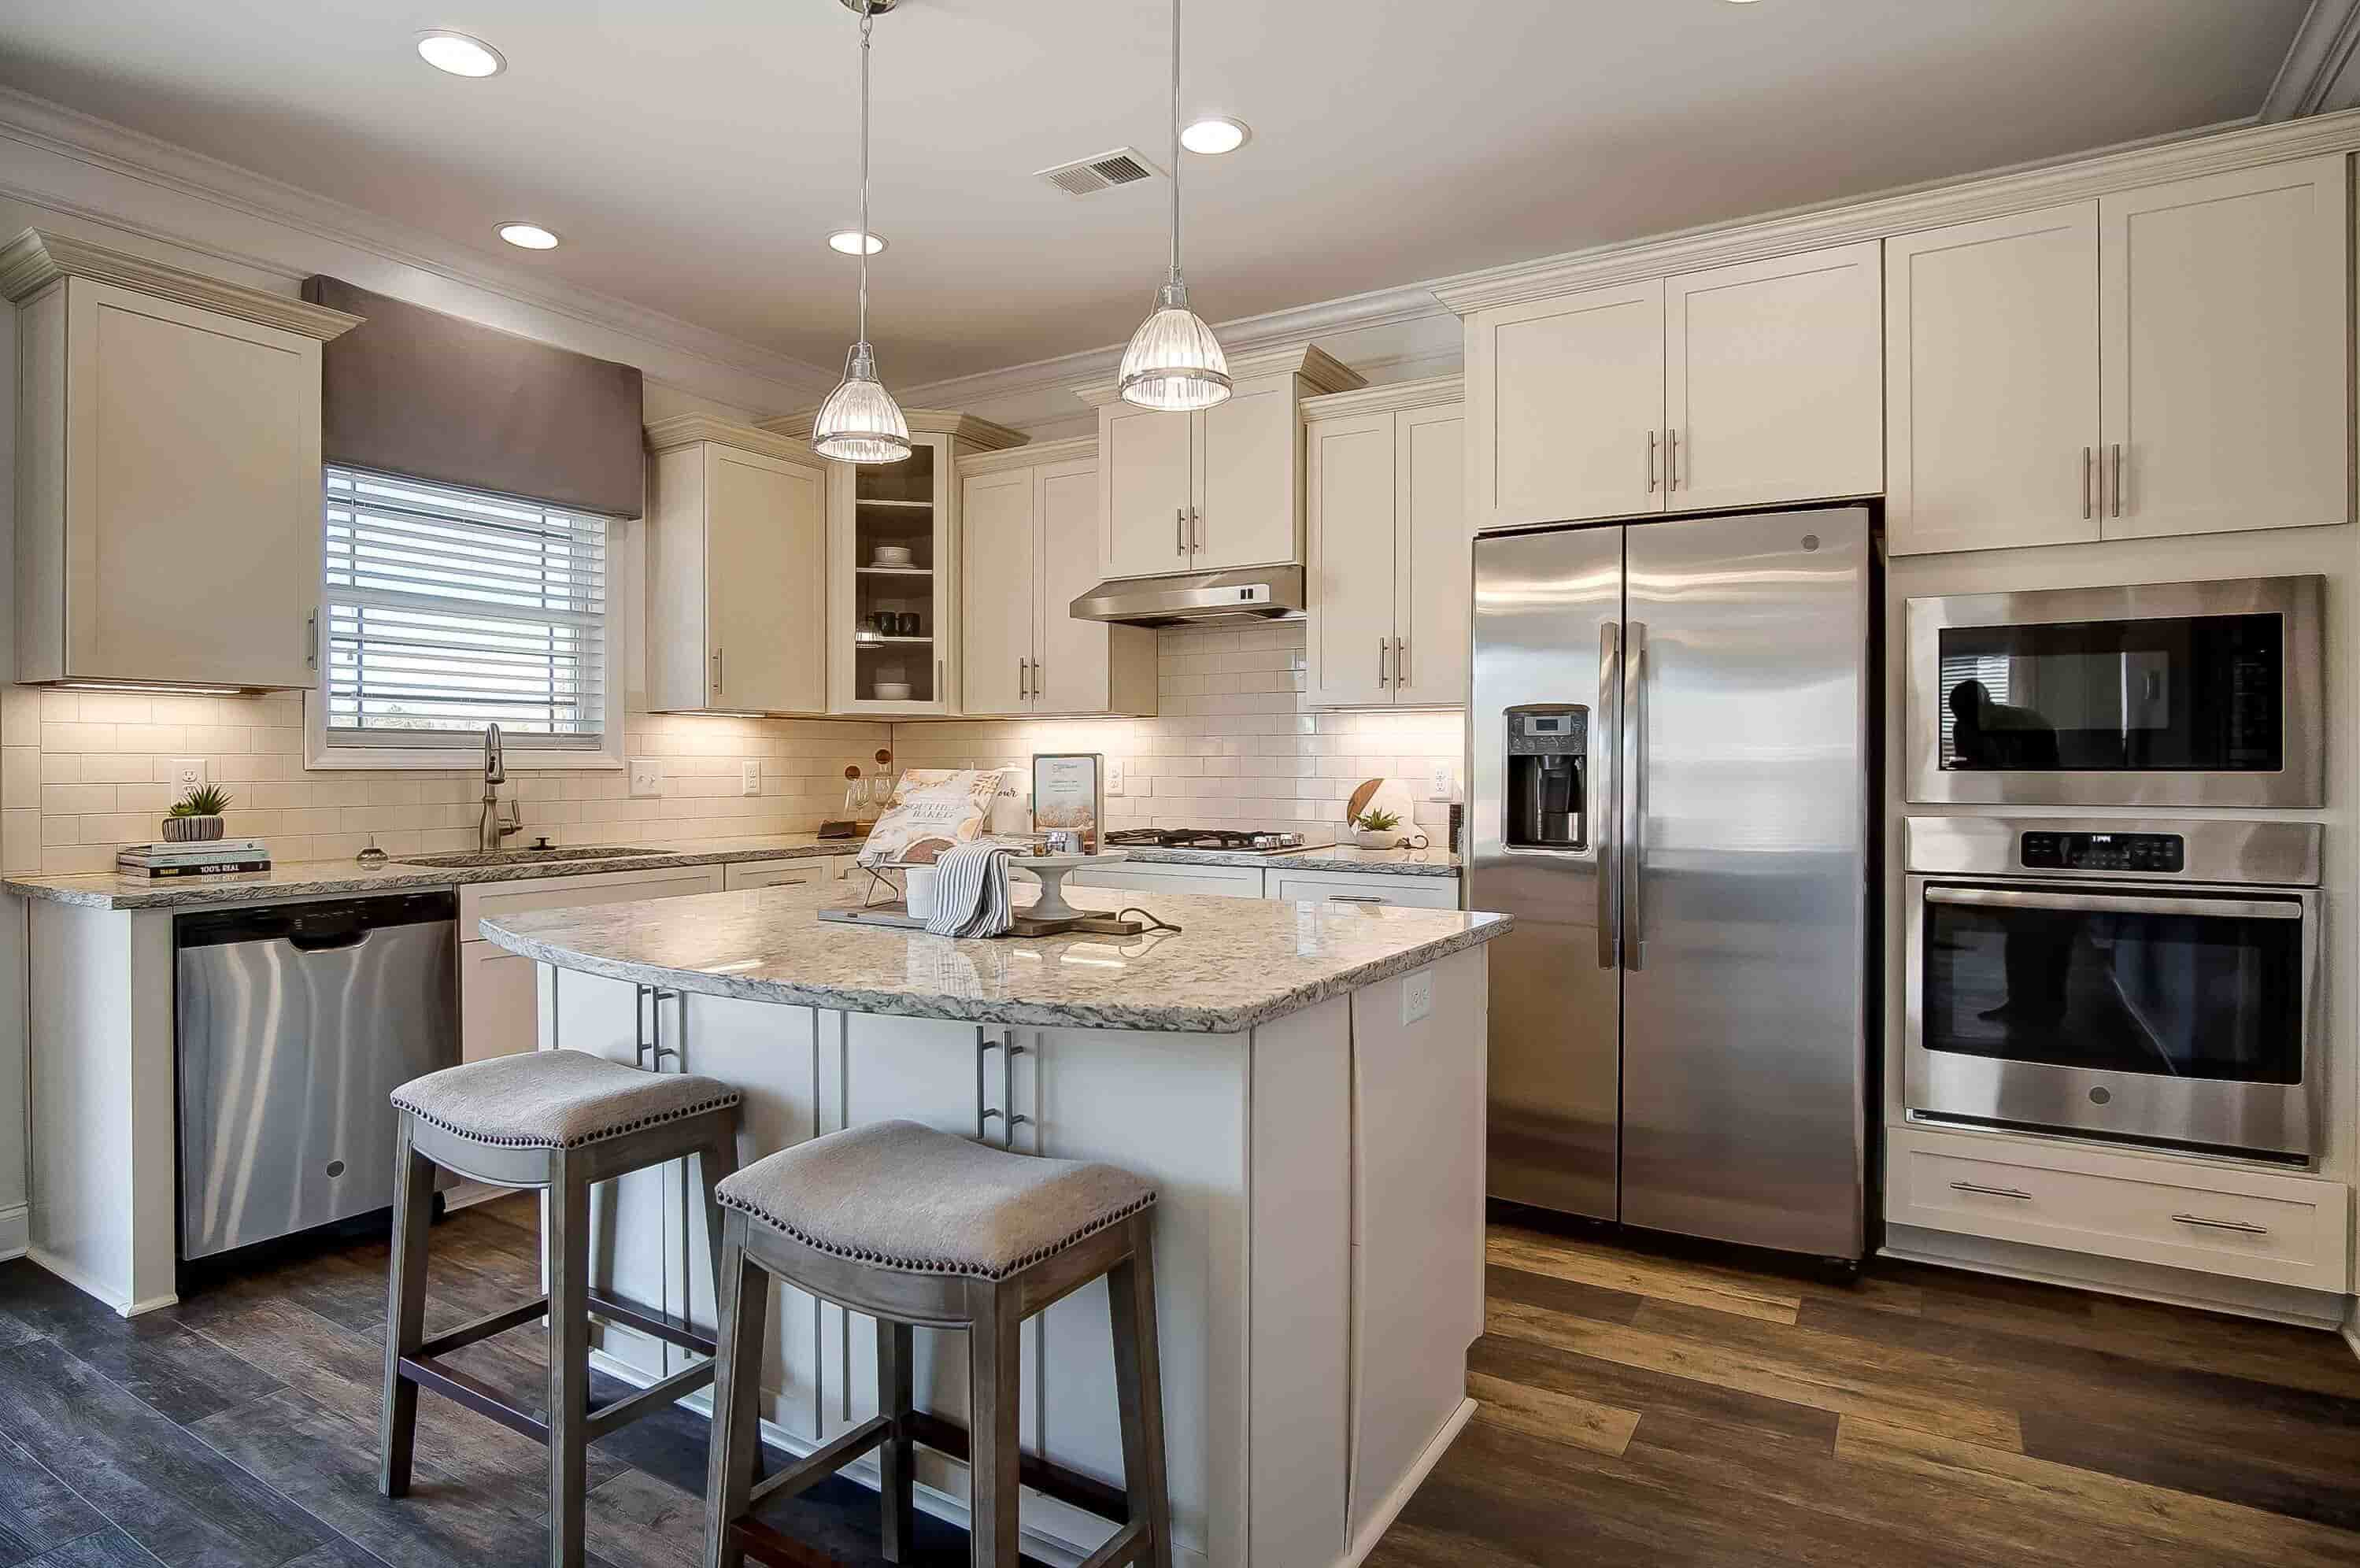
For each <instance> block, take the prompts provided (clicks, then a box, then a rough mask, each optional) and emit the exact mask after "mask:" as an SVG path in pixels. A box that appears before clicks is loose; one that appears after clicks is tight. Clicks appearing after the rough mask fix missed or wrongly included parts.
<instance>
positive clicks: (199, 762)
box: [172, 757, 205, 795]
mask: <svg viewBox="0 0 2360 1568" xmlns="http://www.w3.org/2000/svg"><path fill="white" fill-rule="evenodd" d="M204 781H205V759H204V758H203V757H174V758H172V789H173V792H174V793H175V794H178V795H185V794H187V793H188V792H189V791H190V790H191V789H197V788H199V787H200V786H202V784H203V783H204Z"/></svg>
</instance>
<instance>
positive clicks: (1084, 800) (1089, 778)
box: [1032, 751, 1106, 855]
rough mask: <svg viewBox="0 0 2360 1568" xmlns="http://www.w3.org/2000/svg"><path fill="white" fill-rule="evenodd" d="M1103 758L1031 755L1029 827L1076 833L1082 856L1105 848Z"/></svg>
mask: <svg viewBox="0 0 2360 1568" xmlns="http://www.w3.org/2000/svg"><path fill="white" fill-rule="evenodd" d="M1105 822H1106V757H1104V756H1103V755H1102V754H1100V753H1098V752H1095V751H1077V752H1035V753H1033V754H1032V827H1033V830H1034V831H1035V832H1037V833H1050V832H1054V831H1059V830H1064V831H1078V832H1079V833H1081V834H1082V853H1084V854H1085V855H1096V854H1097V853H1098V851H1099V850H1101V849H1103V848H1104V847H1105V844H1104V842H1103V840H1102V838H1101V836H1100V835H1101V833H1102V832H1103V824H1104V823H1105Z"/></svg>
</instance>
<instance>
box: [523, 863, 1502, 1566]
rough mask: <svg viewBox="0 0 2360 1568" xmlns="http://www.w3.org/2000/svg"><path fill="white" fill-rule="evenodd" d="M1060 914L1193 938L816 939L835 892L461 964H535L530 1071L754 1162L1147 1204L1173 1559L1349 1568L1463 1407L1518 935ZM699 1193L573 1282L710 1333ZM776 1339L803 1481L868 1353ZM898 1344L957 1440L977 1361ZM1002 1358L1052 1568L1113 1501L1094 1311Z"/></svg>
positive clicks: (652, 1179) (1400, 915)
mask: <svg viewBox="0 0 2360 1568" xmlns="http://www.w3.org/2000/svg"><path fill="white" fill-rule="evenodd" d="M1029 891H1030V889H1025V888H1020V890H1019V895H1018V896H1019V899H1020V902H1021V901H1022V898H1024V895H1025V894H1026V893H1028V892H1029ZM1069 894H1070V896H1071V897H1072V898H1074V900H1075V901H1076V903H1079V904H1082V905H1084V906H1086V907H1091V908H1098V909H1114V908H1116V907H1118V906H1119V905H1120V904H1124V903H1131V904H1137V903H1139V902H1142V900H1144V901H1146V902H1148V903H1149V904H1151V905H1152V907H1153V912H1154V913H1155V914H1156V915H1157V916H1159V917H1160V918H1162V919H1163V920H1166V921H1169V922H1171V923H1172V924H1174V925H1176V926H1178V927H1179V928H1181V929H1180V930H1178V931H1157V932H1153V933H1150V934H1147V935H1143V936H1139V937H1133V938H1128V939H1117V938H1110V937H1103V936H1084V935H1079V934H1076V935H1068V936H1061V937H1051V938H1041V939H1033V940H1000V941H988V942H984V941H954V940H951V939H948V938H942V937H934V936H929V935H926V934H925V933H923V932H918V931H899V930H893V929H890V928H878V927H870V926H847V925H844V924H840V923H836V922H828V921H822V920H820V919H819V918H818V912H819V909H820V908H821V907H823V906H824V905H826V904H829V903H848V902H857V901H858V898H859V896H860V894H859V890H858V887H855V886H851V885H843V884H839V885H837V886H836V887H830V888H826V889H811V888H792V887H784V888H768V889H761V890H756V891H747V892H735V893H727V892H725V893H714V894H705V895H700V896H694V897H688V898H667V899H662V900H659V901H648V902H639V903H625V904H610V905H606V906H603V907H600V908H596V909H571V910H569V909H549V910H540V911H533V912H528V913H520V914H516V915H511V916H504V917H501V918H498V919H493V920H484V921H483V922H482V926H481V934H482V935H483V936H484V937H485V938H486V939H488V940H489V941H491V942H496V943H498V944H499V945H501V946H502V947H505V948H507V949H508V950H509V951H511V952H514V953H519V954H521V955H523V956H526V957H528V958H530V959H533V960H535V961H536V962H538V963H539V964H541V966H542V968H541V1042H540V1043H541V1046H542V1047H543V1048H544V1049H553V1048H557V1047H561V1046H562V1047H564V1048H567V1049H571V1050H581V1051H595V1052H596V1053H598V1054H601V1055H606V1056H611V1057H614V1058H616V1059H617V1060H621V1061H627V1062H629V1061H637V1062H646V1063H648V1064H650V1065H651V1066H653V1067H654V1068H655V1069H656V1070H657V1071H666V1072H675V1071H677V1072H694V1073H705V1074H707V1075H710V1076H713V1077H717V1078H721V1079H723V1080H726V1081H727V1082H729V1083H734V1084H736V1085H737V1086H738V1087H739V1088H740V1089H741V1090H742V1091H743V1092H744V1094H745V1095H746V1103H745V1110H744V1117H745V1121H744V1127H743V1130H742V1132H741V1134H740V1149H739V1152H740V1156H741V1158H742V1159H746V1160H751V1159H755V1158H759V1156H761V1155H764V1154H768V1153H770V1152H772V1151H773V1150H775V1149H781V1148H783V1147H786V1146H787V1145H789V1144H792V1143H795V1142H797V1141H800V1140H802V1139H804V1138H813V1137H816V1136H818V1135H819V1134H821V1133H825V1132H829V1131H833V1130H836V1129H837V1128H840V1127H849V1126H852V1125H855V1124H858V1123H863V1122H871V1121H877V1120H880V1119H883V1118H886V1117H890V1116H903V1117H909V1118H912V1119H915V1120H920V1121H923V1122H926V1123H929V1124H930V1125H933V1126H934V1127H941V1128H943V1129H945V1130H947V1131H954V1132H958V1133H962V1134H966V1135H968V1136H974V1137H980V1138H986V1139H988V1140H989V1141H991V1142H993V1143H995V1144H999V1145H1002V1146H1005V1147H1009V1148H1012V1149H1018V1150H1020V1151H1023V1152H1029V1153H1039V1154H1045V1155H1053V1156H1057V1157H1061V1158H1074V1159H1095V1160H1109V1161H1110V1162H1113V1163H1116V1164H1119V1165H1121V1166H1123V1167H1124V1168H1126V1169H1128V1170H1131V1171H1136V1172H1138V1173H1139V1174H1141V1175H1142V1176H1145V1177H1147V1178H1149V1179H1150V1180H1152V1181H1154V1182H1155V1183H1156V1185H1157V1187H1158V1189H1159V1191H1160V1193H1161V1200H1160V1202H1159V1204H1158V1208H1157V1222H1156V1247H1157V1259H1156V1286H1157V1290H1156V1305H1157V1313H1158V1319H1159V1324H1160V1332H1161V1334H1162V1338H1163V1366H1164V1407H1165V1409H1164V1419H1165V1425H1166V1437H1167V1447H1168V1453H1169V1479H1170V1484H1171V1488H1172V1496H1173V1503H1174V1534H1175V1539H1176V1543H1177V1545H1178V1547H1179V1548H1180V1551H1179V1553H1178V1560H1179V1561H1182V1562H1185V1563H1199V1564H1221V1565H1224V1568H1230V1565H1236V1568H1242V1565H1244V1564H1248V1563H1253V1564H1262V1565H1270V1568H1317V1565H1325V1564H1343V1563H1357V1562H1358V1561H1359V1560H1360V1557H1361V1556H1362V1555H1363V1554H1365V1552H1367V1551H1368V1550H1369V1548H1370V1547H1371V1546H1372V1545H1373V1544H1374V1542H1375V1541H1376V1539H1377V1537H1378V1536H1379V1535H1380V1534H1381V1533H1382V1530H1383V1529H1384V1527H1385V1525H1386V1524H1387V1523H1389V1522H1390V1521H1391V1519H1393V1515H1394V1514H1395V1513H1396V1512H1397V1511H1398V1509H1399V1508H1400V1507H1401V1505H1402V1503H1403V1502H1404V1501H1405V1500H1406V1498H1407V1497H1408V1495H1409V1493H1410V1492H1411V1490H1412V1489H1414V1487H1415V1485H1416V1483H1417V1481H1418V1480H1419V1479H1420V1478H1422V1476H1423V1475H1425V1473H1426V1468H1427V1467H1428V1466H1429V1465H1431V1464H1432V1463H1433V1462H1434V1460H1435V1459H1436V1458H1437V1457H1438V1456H1439V1454H1440V1453H1441V1451H1442V1449H1443V1448H1444V1447H1445V1446H1447V1444H1448V1441H1449V1439H1450V1437H1451V1436H1452V1435H1453V1434H1454V1433H1455V1432H1457V1430H1458V1428H1459V1425H1460V1424H1461V1423H1462V1422H1463V1421H1465V1420H1466V1418H1467V1415H1468V1414H1469V1413H1470V1410H1471V1409H1472V1407H1471V1406H1470V1404H1469V1403H1468V1402H1467V1400H1466V1398H1465V1376H1466V1353H1467V1348H1468V1345H1470V1343H1471V1342H1472V1341H1473V1340H1474V1338H1475V1337H1476V1335H1477V1334H1480V1332H1481V1328H1482V1221H1483V1105H1484V1043H1483V1042H1484V1029H1483V1018H1484V1014H1485V999H1486V983H1487V982H1486V957H1485V951H1484V944H1485V943H1486V942H1489V941H1491V939H1492V938H1494V937H1496V936H1498V935H1499V934H1501V933H1502V931H1505V930H1506V929H1507V926H1508V924H1509V922H1508V921H1506V920H1503V919H1502V918H1500V917H1496V916H1491V915H1484V914H1467V913H1460V912H1458V911H1455V910H1449V911H1446V910H1429V909H1393V908H1383V907H1372V906H1362V905H1339V904H1317V903H1283V902H1277V901H1262V900H1245V899H1233V898H1191V897H1183V896H1178V895H1166V894H1161V893H1158V894H1153V895H1145V894H1140V893H1135V892H1126V891H1123V890H1120V889H1114V888H1087V887H1077V888H1071V889H1069ZM693 1196H694V1182H693V1181H691V1180H690V1179H689V1178H688V1176H687V1173H686V1172H684V1171H682V1170H680V1169H679V1168H677V1167H673V1168H667V1169H664V1170H659V1171H647V1172H642V1173H640V1174H639V1175H638V1176H635V1177H632V1178H628V1179H626V1180H625V1181H622V1182H619V1183H617V1184H616V1186H615V1188H614V1189H613V1190H612V1191H610V1192H606V1193H603V1194H602V1195H601V1198H600V1213H599V1214H598V1215H597V1218H596V1220H595V1224H594V1229H593V1235H594V1237H595V1241H594V1256H593V1269H594V1274H595V1275H598V1276H600V1277H601V1278H600V1283H601V1284H602V1285H604V1286H605V1287H606V1288H607V1289H610V1290H613V1291H615V1292H616V1293H617V1294H620V1295H623V1296H626V1297H631V1298H636V1299H639V1300H641V1301H647V1302H649V1303H650V1304H658V1305H661V1306H662V1307H663V1308H664V1309H665V1310H666V1311H667V1312H672V1313H675V1314H678V1315H683V1316H686V1317H687V1318H689V1319H690V1320H691V1321H693V1322H695V1323H699V1324H702V1325H710V1323H712V1321H713V1315H714V1314H713V1304H712V1288H711V1270H710V1264H709V1261H708V1259H707V1257H706V1254H705V1230H704V1226H703V1224H702V1222H701V1219H699V1218H698V1216H697V1215H696V1214H695V1213H694V1208H693V1207H692V1199H693ZM771 1322H772V1323H774V1324H776V1325H777V1326H776V1328H775V1330H774V1334H773V1345H772V1347H771V1352H770V1356H769V1357H768V1358H767V1364H766V1366H765V1367H764V1369H763V1376H762V1387H763V1394H764V1410H763V1412H762V1413H763V1415H764V1417H765V1419H766V1421H768V1422H769V1423H770V1428H771V1431H770V1435H771V1437H772V1438H773V1439H774V1440H776V1441H779V1442H781V1443H785V1444H786V1445H788V1446H790V1447H792V1448H796V1449H799V1450H805V1451H807V1450H809V1449H811V1448H813V1447H815V1446H817V1445H818V1444H820V1443H825V1442H826V1441H828V1440H829V1439H830V1438H832V1437H834V1436H836V1434H837V1433H839V1432H842V1431H844V1430H846V1429H847V1428H848V1427H850V1426H852V1425H855V1424H857V1423H858V1422H859V1421H863V1420H865V1419H867V1417H868V1416H869V1415H870V1414H872V1413H873V1412H874V1409H875V1406H874V1393H875V1391H874V1388H873V1386H872V1378H873V1368H874V1343H875V1341H874V1327H873V1324H872V1323H870V1322H869V1320H868V1319H866V1318H862V1317H859V1316H858V1315H855V1314H846V1313H843V1312H839V1311H838V1310H837V1309H836V1308H834V1307H832V1306H829V1305H826V1304H825V1303H821V1302H816V1301H813V1300H812V1299H811V1298H809V1297H806V1296H803V1294H801V1293H800V1292H798V1291H795V1290H792V1289H781V1291H780V1299H779V1300H778V1301H777V1302H776V1303H775V1305H774V1308H773V1315H772V1318H771ZM918 1339H919V1350H918V1364H917V1380H918V1388H919V1395H920V1397H919V1402H920V1404H921V1406H922V1407H923V1408H924V1409H927V1410H931V1411H932V1412H934V1414H935V1415H937V1416H940V1417H943V1418H945V1420H947V1421H954V1422H963V1421H964V1416H965V1410H966V1407H967V1351H966V1345H965V1340H964V1336H963V1335H962V1334H956V1333H949V1332H943V1333H935V1332H930V1331H925V1330H921V1331H919V1334H918ZM598 1345H599V1353H600V1355H601V1357H602V1359H603V1360H604V1362H605V1363H606V1365H607V1366H608V1367H610V1368H612V1369H614V1370H617V1371H619V1372H621V1373H623V1374H624V1375H625V1376H627V1377H634V1378H636V1379H638V1380H640V1381H652V1380H653V1379H654V1378H656V1377H661V1376H662V1375H663V1374H664V1373H665V1372H666V1371H667V1370H669V1369H671V1366H672V1364H671V1363H668V1361H667V1357H668V1356H669V1357H679V1356H681V1355H682V1353H681V1352H678V1351H676V1350H671V1349H668V1348H667V1347H665V1346H663V1345H661V1344H660V1343H658V1342H656V1341H654V1340H652V1339H648V1338H645V1337H642V1336H639V1335H635V1334H631V1333H630V1332H629V1331H628V1330H626V1329H623V1328H620V1327H612V1328H607V1329H606V1330H605V1331H604V1332H603V1334H602V1336H601V1337H600V1339H599V1340H598ZM1024 1345H1025V1350H1024V1357H1025V1395H1024V1401H1023V1429H1022V1431H1023V1443H1024V1446H1025V1449H1026V1450H1027V1452H1028V1453H1031V1454H1036V1455H1038V1456H1039V1457H1040V1458H1042V1459H1043V1460H1045V1461H1047V1462H1049V1463H1050V1464H1051V1465H1054V1466H1055V1467H1056V1469H1057V1472H1058V1473H1059V1474H1060V1475H1062V1476H1064V1477H1065V1481H1064V1482H1063V1483H1062V1484H1058V1485H1053V1486H1049V1487H1048V1488H1047V1490H1045V1491H1044V1490H1028V1491H1027V1492H1026V1494H1025V1497H1024V1505H1023V1519H1024V1525H1025V1534H1026V1551H1027V1552H1028V1554H1030V1555H1033V1556H1037V1557H1039V1558H1041V1559H1042V1560H1043V1561H1045V1562H1065V1563H1072V1562H1076V1561H1078V1560H1079V1559H1080V1558H1081V1557H1082V1556H1084V1555H1086V1554H1087V1552H1089V1551H1090V1550H1092V1549H1093V1548H1095V1547H1096V1546H1097V1545H1098V1543H1099V1542H1100V1541H1103V1540H1104V1539H1105V1538H1106V1537H1107V1536H1108V1535H1109V1534H1111V1533H1112V1528H1113V1527H1112V1526H1111V1525H1109V1524H1108V1523H1107V1522H1106V1521H1105V1520H1104V1519H1100V1518H1098V1517H1097V1516H1096V1515H1095V1514H1093V1513H1092V1512H1090V1511H1087V1509H1086V1508H1083V1507H1080V1506H1076V1503H1077V1502H1080V1503H1087V1501H1088V1500H1089V1498H1088V1483H1089V1482H1090V1481H1091V1480H1093V1479H1095V1480H1097V1481H1100V1482H1109V1483H1119V1482H1120V1477H1121V1460H1120V1427H1119V1424H1118V1412H1117V1410H1116V1407H1115V1398H1114V1368H1113V1358H1112V1347H1111V1341H1110V1335H1109V1324H1108V1315H1107V1299H1106V1292H1105V1288H1104V1285H1103V1283H1102V1282H1101V1283H1099V1284H1095V1285H1092V1286H1090V1287H1089V1288H1087V1289H1086V1290H1083V1291H1080V1292H1078V1293H1076V1295H1074V1296H1071V1297H1068V1298H1066V1299H1065V1301H1060V1302H1058V1303H1057V1304H1055V1305H1054V1306H1053V1307H1052V1308H1050V1309H1049V1311H1047V1312H1044V1313H1043V1314H1041V1316H1039V1317H1038V1318H1036V1319H1034V1320H1033V1321H1032V1322H1031V1323H1028V1324H1027V1325H1026V1326H1025V1331H1024ZM702 1398H703V1396H698V1399H700V1400H701V1399H702ZM921 1454H922V1458H921V1466H920V1472H919V1478H920V1482H921V1496H922V1499H923V1504H924V1506H927V1507H929V1508H933V1509H934V1510H935V1511H938V1512H941V1513H944V1514H945V1515H946V1516H949V1517H952V1518H954V1519H963V1516H964V1501H963V1499H964V1497H965V1494H966V1476H965V1473H964V1469H963V1467H962V1466H960V1465H958V1464H956V1462H955V1461H954V1460H953V1459H951V1458H950V1457H948V1456H947V1455H945V1454H942V1453H938V1452H934V1451H929V1450H922V1451H921ZM864 1463H865V1465H866V1466H867V1468H866V1470H865V1471H864V1470H862V1469H859V1468H856V1470H855V1471H854V1474H856V1475H865V1476H866V1477H867V1478H869V1479H870V1481H871V1483H872V1484H873V1477H874V1463H875V1462H874V1460H873V1459H871V1460H869V1461H866V1462H864ZM1075 1482H1079V1483H1080V1484H1081V1485H1080V1486H1078V1487H1076V1485H1074V1483H1075ZM1051 1492H1055V1493H1057V1494H1059V1495H1057V1496H1052V1495H1049V1494H1050V1493H1051Z"/></svg>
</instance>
